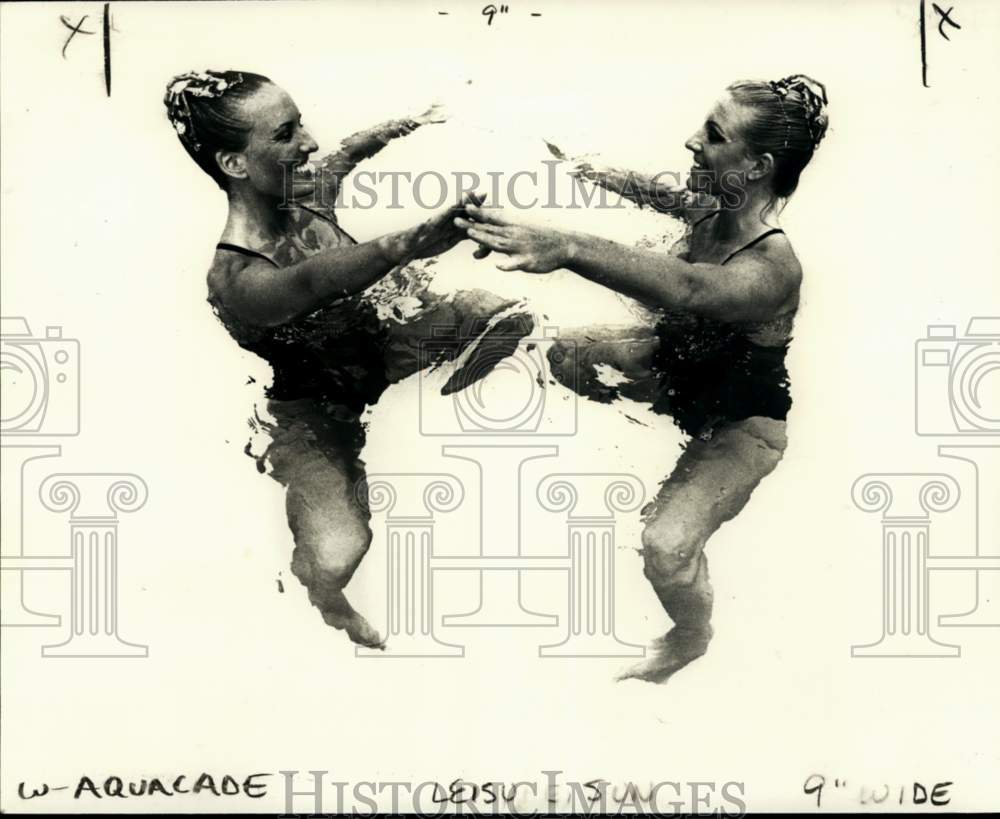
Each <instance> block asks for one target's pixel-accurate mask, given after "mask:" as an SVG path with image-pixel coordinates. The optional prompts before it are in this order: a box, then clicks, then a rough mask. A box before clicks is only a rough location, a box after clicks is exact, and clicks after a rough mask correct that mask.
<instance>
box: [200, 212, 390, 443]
mask: <svg viewBox="0 0 1000 819" xmlns="http://www.w3.org/2000/svg"><path fill="white" fill-rule="evenodd" d="M302 207H303V209H304V210H309V211H311V212H312V213H315V214H316V215H318V216H320V217H321V218H323V219H326V220H327V221H329V222H330V223H332V224H333V225H335V226H336V222H334V221H333V220H332V219H329V217H327V216H325V215H324V214H322V213H318V212H317V211H313V210H312V209H311V208H305V207H304V206H302ZM337 230H338V232H339V233H341V234H343V235H344V236H345V237H346V239H347V241H345V244H348V243H354V240H353V239H352V238H351V237H350V236H349V235H348V234H347V233H346V232H344V231H343V230H341V229H340V228H339V226H337ZM216 247H217V248H218V249H220V250H228V251H233V252H235V253H240V254H242V255H244V256H251V257H254V258H259V259H263V260H265V261H267V262H268V263H269V264H272V265H274V266H275V267H277V268H280V265H278V264H277V262H275V261H274V260H273V259H271V258H269V257H267V256H265V255H264V254H263V253H259V252H257V251H255V250H250V249H249V248H245V247H240V246H239V245H233V244H229V243H227V242H220V243H219V244H218V245H217V246H216ZM208 301H209V304H211V305H212V308H213V309H214V311H215V314H216V315H217V316H218V318H219V320H220V321H221V322H222V324H223V325H224V326H225V328H226V329H227V330H228V332H229V334H230V335H231V336H232V337H233V338H234V339H235V340H236V342H237V343H238V344H239V345H240V346H241V347H242V348H244V349H245V350H249V351H250V352H252V353H254V354H255V355H258V356H260V357H261V358H263V359H264V360H265V361H267V362H268V364H270V365H271V368H272V370H273V373H274V378H273V381H272V383H271V385H270V387H268V388H267V390H266V395H267V397H268V398H270V399H273V401H276V402H297V407H301V404H298V402H301V400H302V399H308V401H309V403H310V415H316V417H322V419H323V421H322V426H323V427H325V430H324V431H322V437H324V438H329V439H331V440H332V441H334V442H335V441H340V442H342V443H345V444H350V446H351V447H352V448H356V449H358V450H360V447H361V446H362V445H363V440H364V438H363V432H362V430H361V426H360V424H359V423H358V419H359V417H360V415H361V413H362V412H364V409H365V406H366V405H372V404H374V403H375V402H376V401H377V400H378V399H379V397H380V396H381V395H382V393H383V392H384V391H385V389H386V388H387V387H388V386H389V380H388V378H387V377H386V372H385V355H384V349H385V342H386V333H385V329H384V326H383V325H382V323H381V322H380V321H379V319H378V316H377V314H376V312H375V308H374V307H373V306H372V305H371V304H370V303H369V302H368V301H366V300H365V299H363V298H361V296H360V294H358V295H354V296H350V297H347V298H343V299H339V300H338V301H335V302H333V303H332V304H329V305H327V306H325V307H322V308H320V309H318V310H315V311H313V312H312V313H309V314H307V315H305V316H301V317H299V318H297V319H293V320H291V321H288V322H285V323H284V324H281V325H278V326H275V327H260V326H256V325H251V324H247V323H245V322H242V321H241V320H240V319H238V318H237V317H236V316H234V315H233V314H232V313H231V312H230V311H229V310H228V309H227V308H226V306H225V304H223V302H222V301H221V300H220V299H218V298H217V297H216V296H215V295H214V294H210V295H209V298H208ZM286 406H291V404H286ZM312 408H315V410H317V411H318V412H317V413H313V412H312ZM269 409H271V411H272V413H273V414H275V413H274V410H275V407H274V406H272V405H269ZM300 411H301V410H300V409H296V412H300ZM279 420H280V419H279ZM312 426H313V427H315V426H316V422H315V418H314V420H313V423H312ZM317 432H319V431H317Z"/></svg>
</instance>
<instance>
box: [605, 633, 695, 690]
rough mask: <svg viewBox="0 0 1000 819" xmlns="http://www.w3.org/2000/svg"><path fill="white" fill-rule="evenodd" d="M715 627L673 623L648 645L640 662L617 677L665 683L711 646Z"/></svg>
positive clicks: (618, 678) (619, 679)
mask: <svg viewBox="0 0 1000 819" xmlns="http://www.w3.org/2000/svg"><path fill="white" fill-rule="evenodd" d="M711 639H712V628H711V626H706V627H705V628H704V629H692V628H680V627H678V626H674V627H673V628H672V629H670V631H668V632H667V633H666V634H665V635H664V636H663V637H660V638H658V639H657V640H655V641H654V642H653V644H652V645H651V646H650V648H649V655H648V656H647V658H646V659H645V660H643V661H642V662H641V663H637V664H636V665H634V666H632V667H631V668H629V669H627V670H625V671H624V672H623V673H622V674H620V675H619V676H618V677H617V680H618V681H619V682H621V681H622V680H645V681H646V682H653V683H665V682H666V681H667V680H669V679H670V677H671V676H673V674H674V673H675V672H677V671H680V670H681V669H682V668H684V666H686V665H687V664H688V663H690V662H691V661H692V660H697V659H698V658H699V657H700V656H701V655H702V654H704V653H705V651H706V650H707V649H708V643H709V641H710V640H711Z"/></svg>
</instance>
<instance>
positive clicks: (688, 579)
mask: <svg viewBox="0 0 1000 819" xmlns="http://www.w3.org/2000/svg"><path fill="white" fill-rule="evenodd" d="M826 103H827V99H826V91H825V88H824V87H823V86H822V85H821V84H820V83H818V82H816V81H814V80H812V79H810V78H809V77H806V76H803V75H796V76H792V77H788V78H786V79H783V80H779V81H777V82H758V81H741V82H736V83H733V84H732V85H730V86H729V88H728V89H726V92H725V93H724V94H723V96H722V97H721V98H720V99H719V100H718V101H717V102H716V103H715V105H714V106H713V108H712V109H711V111H710V112H709V114H708V117H707V118H706V120H705V122H704V123H703V124H702V125H701V126H700V127H699V129H698V130H697V131H696V132H695V133H694V134H693V135H692V136H691V137H690V138H689V139H688V141H687V142H686V143H685V145H686V147H687V149H688V150H690V151H691V153H692V154H693V156H694V164H693V166H692V167H691V171H690V174H689V177H688V182H687V185H686V186H685V187H684V188H679V187H678V188H673V187H670V186H663V185H660V184H659V183H658V182H657V181H656V180H649V179H646V180H642V179H641V178H639V177H636V176H635V175H630V176H631V178H632V180H633V183H634V180H635V179H637V178H639V179H640V182H639V184H631V185H629V186H626V185H625V184H624V180H625V175H624V174H623V173H621V172H616V171H613V170H609V171H606V172H603V173H602V172H600V171H595V169H594V168H593V167H592V166H589V165H585V164H580V165H578V167H577V168H576V169H575V171H576V172H577V173H579V174H581V175H584V176H586V177H587V178H591V179H593V180H594V181H596V182H598V184H604V185H605V186H606V187H608V188H610V189H613V190H619V191H620V192H623V191H625V190H626V189H627V193H628V195H629V197H630V198H632V199H633V200H634V201H638V202H641V203H643V204H651V205H654V206H655V207H656V209H657V210H660V211H663V212H666V213H671V214H674V215H676V216H679V217H680V218H682V219H684V220H685V221H686V223H687V230H686V233H685V235H684V236H683V237H682V238H681V239H680V240H679V241H678V242H677V244H675V245H674V247H673V248H672V249H671V251H670V253H669V254H664V253H658V252H655V251H651V250H646V249H640V248H630V247H626V246H623V245H621V244H617V243H615V242H611V241H607V240H605V239H601V238H598V237H596V236H591V235H586V234H582V233H574V232H567V231H562V230H555V229H552V228H543V227H536V226H532V225H529V224H524V223H521V222H517V221H515V220H513V219H511V218H510V217H508V216H507V215H506V214H505V213H504V212H503V211H502V210H500V209H497V208H493V207H483V206H481V204H476V203H470V204H469V205H468V206H467V207H466V215H465V216H463V217H458V218H456V220H455V223H456V225H458V226H459V227H461V228H462V229H464V230H466V231H467V233H468V235H469V238H471V239H474V240H475V241H476V242H478V243H479V244H480V245H481V247H482V248H483V253H485V252H486V251H496V252H498V253H501V254H504V255H505V256H506V258H505V259H504V260H503V261H502V262H500V263H498V264H497V267H498V268H499V269H501V270H506V271H516V270H520V271H524V272H527V273H549V272H552V271H554V270H558V269H568V270H571V271H573V272H575V273H577V274H579V275H581V276H583V277H585V278H587V279H590V280H591V281H594V282H596V283H598V284H601V285H603V286H605V287H608V288H610V289H611V290H613V291H615V292H617V293H622V294H624V295H626V296H630V297H632V298H634V299H637V300H638V301H640V302H642V303H643V304H644V305H646V306H647V307H649V308H652V309H653V310H655V311H657V312H658V314H659V317H660V318H659V321H658V323H657V325H656V328H655V335H656V338H655V339H653V338H652V334H650V333H645V334H644V333H643V331H642V330H641V329H639V330H635V329H631V328H629V329H626V330H624V331H621V333H620V334H619V336H618V337H615V336H613V335H607V336H606V337H604V338H601V337H597V338H595V339H594V341H593V345H592V346H591V348H590V349H587V348H586V347H584V348H583V349H582V351H581V353H580V357H581V358H580V359H579V360H578V361H576V362H575V363H576V364H577V365H579V364H581V363H583V364H586V365H588V366H591V365H593V364H595V363H610V364H612V365H613V366H615V367H616V368H617V369H619V370H621V371H622V372H624V373H625V374H626V375H629V376H631V377H632V378H633V380H634V383H635V385H636V396H642V397H644V398H645V399H648V400H650V401H651V402H652V406H653V409H654V410H655V411H657V412H662V413H666V414H669V415H671V416H672V417H673V419H674V421H675V422H676V423H677V424H678V426H680V428H681V429H682V430H683V431H684V432H685V433H687V434H688V435H689V436H690V440H689V441H688V443H687V444H686V447H685V450H684V452H683V453H682V454H681V457H680V459H679V460H678V462H677V465H676V466H675V468H674V470H673V471H672V473H671V474H670V475H669V476H668V477H667V478H666V479H665V480H664V481H663V483H662V484H661V486H660V488H659V492H658V494H657V496H656V498H655V500H654V501H653V502H652V503H651V504H650V505H649V506H648V507H646V509H644V510H643V513H644V517H643V522H644V524H645V526H644V530H643V534H642V554H643V561H644V571H645V575H646V577H647V578H648V579H649V581H650V583H651V584H652V586H653V590H654V591H655V592H656V595H657V597H658V598H659V600H660V603H661V604H662V606H663V608H664V610H665V611H666V613H667V614H668V615H669V617H670V619H671V620H672V621H673V627H672V628H671V629H670V630H669V631H668V632H667V633H666V634H665V636H663V637H661V638H660V639H659V640H657V641H656V643H655V644H654V645H653V647H652V650H651V651H650V653H649V655H648V657H647V659H645V660H644V661H643V662H642V663H640V664H639V665H637V666H635V667H633V668H631V669H629V670H628V671H626V672H625V673H624V675H623V677H622V678H630V677H631V678H638V679H642V680H647V681H651V682H664V681H666V680H667V679H668V678H669V677H670V676H671V675H672V674H674V673H675V672H676V671H677V670H679V669H680V668H683V667H684V666H685V665H687V664H688V663H690V662H691V661H692V660H694V659H696V658H698V657H700V656H702V655H703V654H704V653H705V651H706V649H707V647H708V644H709V641H710V640H711V637H712V627H711V624H710V620H711V614H712V587H711V585H710V584H709V576H708V561H707V559H706V557H705V553H704V548H705V544H706V542H707V541H708V539H709V538H710V537H711V536H712V534H713V533H714V532H715V531H716V530H717V529H718V528H719V527H720V526H721V525H722V524H723V523H725V522H726V521H728V520H731V519H732V518H733V517H735V516H736V515H737V514H738V513H739V512H740V510H742V509H743V507H744V506H745V505H746V503H747V501H748V500H749V498H750V495H751V493H752V492H753V490H754V488H755V487H756V486H757V484H758V483H759V482H760V481H761V480H762V479H763V478H764V477H765V476H766V475H768V474H769V473H770V472H771V471H772V470H773V469H774V468H775V466H776V465H777V463H778V461H779V460H780V459H781V457H782V454H783V452H784V450H785V446H786V437H785V422H786V416H787V412H788V409H789V407H790V406H791V398H790V396H789V392H788V374H787V372H786V370H785V363H784V361H785V353H786V351H787V349H788V344H789V342H790V340H791V333H792V323H793V320H794V317H795V313H796V309H797V308H798V304H799V289H800V284H801V281H802V269H801V267H800V265H799V261H798V259H797V257H796V255H795V252H794V251H793V249H792V245H791V242H790V241H789V239H788V236H787V235H786V234H785V232H784V231H783V230H782V229H781V227H779V226H778V223H777V213H778V212H779V210H780V206H782V205H783V204H784V202H785V201H786V200H787V199H788V197H790V196H791V195H792V193H793V192H794V191H795V189H796V187H797V185H798V182H799V176H800V174H801V173H802V171H803V169H804V168H805V167H806V166H807V165H808V164H809V161H810V160H811V159H812V157H813V153H814V152H815V150H816V148H817V146H818V145H819V143H820V140H822V138H823V136H824V134H825V132H826V128H827V114H826ZM734 192H735V193H736V194H737V195H735V196H734V195H733V193H734ZM563 352H564V351H563ZM573 363H574V362H571V363H570V365H569V366H572V365H573ZM562 366H563V367H564V368H565V367H566V366H567V364H565V363H564V364H563V365H562ZM556 374H557V376H558V373H556ZM564 383H571V380H570V379H564ZM572 383H575V380H573V382H572ZM579 383H581V384H583V385H584V388H585V390H586V389H591V390H593V389H596V388H595V387H594V385H593V380H592V379H589V380H588V379H586V378H582V379H579ZM651 383H655V387H656V389H655V394H654V391H653V390H651V389H650V385H651ZM594 397H597V396H594ZM636 400H642V398H641V397H637V398H636Z"/></svg>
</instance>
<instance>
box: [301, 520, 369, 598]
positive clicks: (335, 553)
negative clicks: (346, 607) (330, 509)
mask: <svg viewBox="0 0 1000 819" xmlns="http://www.w3.org/2000/svg"><path fill="white" fill-rule="evenodd" d="M371 542H372V533H371V530H369V529H368V528H367V527H364V526H359V525H355V526H346V527H343V528H342V529H339V530H337V531H332V532H329V533H327V534H325V535H323V536H321V537H314V538H309V539H304V538H297V539H296V545H295V551H294V552H293V554H292V573H293V574H294V575H295V576H296V577H297V578H299V580H301V581H302V582H303V583H305V584H306V585H307V586H311V585H314V584H320V585H322V586H324V587H330V588H337V589H340V588H343V587H344V586H346V585H347V583H348V581H349V580H350V579H351V577H352V576H353V575H354V572H355V570H356V569H357V568H358V564H359V563H361V559H362V558H363V557H364V556H365V554H366V553H367V552H368V549H369V547H370V546H371Z"/></svg>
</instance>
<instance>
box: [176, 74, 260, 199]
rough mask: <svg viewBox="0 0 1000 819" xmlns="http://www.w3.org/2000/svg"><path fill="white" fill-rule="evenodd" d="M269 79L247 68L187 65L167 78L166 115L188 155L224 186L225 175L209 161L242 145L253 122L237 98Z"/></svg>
mask: <svg viewBox="0 0 1000 819" xmlns="http://www.w3.org/2000/svg"><path fill="white" fill-rule="evenodd" d="M270 82H271V81H270V80H269V79H268V78H267V77H264V76H261V75H260V74H251V73H250V72H248V71H189V72H187V73H185V74H179V75H178V76H176V77H174V78H173V79H172V80H171V81H170V82H169V83H167V93H166V94H165V96H164V97H163V104H164V105H165V106H166V107H167V118H168V119H169V120H170V124H171V125H173V126H174V130H175V131H176V132H177V136H178V138H179V139H180V141H181V145H183V146H184V150H185V151H187V152H188V155H189V156H190V157H191V158H192V159H193V160H194V161H195V162H197V163H198V166H199V167H200V168H201V169H202V170H203V171H204V172H205V173H207V174H208V175H209V176H210V177H212V179H214V180H215V181H216V183H217V184H218V186H219V187H220V188H222V189H223V190H226V187H227V185H228V179H229V177H227V176H226V174H225V173H223V171H222V169H221V168H220V167H219V163H218V162H216V161H215V154H216V152H217V151H242V150H243V149H245V148H246V146H247V136H248V134H249V133H250V131H251V130H252V129H253V123H252V122H250V121H249V120H247V119H245V118H244V117H243V112H242V104H243V102H244V101H245V100H247V99H248V98H249V97H251V96H253V95H254V94H255V93H256V92H257V91H258V90H260V88H261V87H263V86H264V85H267V84H268V83H270Z"/></svg>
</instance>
